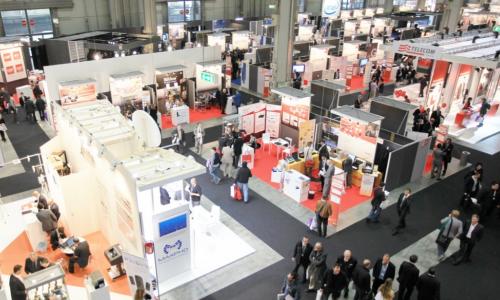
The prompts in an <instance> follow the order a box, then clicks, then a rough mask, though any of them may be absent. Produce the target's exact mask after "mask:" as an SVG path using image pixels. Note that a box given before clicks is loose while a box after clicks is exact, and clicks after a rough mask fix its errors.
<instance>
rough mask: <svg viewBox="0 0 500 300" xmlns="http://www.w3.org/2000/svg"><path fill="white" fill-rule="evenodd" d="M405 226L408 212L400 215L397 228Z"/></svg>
mask: <svg viewBox="0 0 500 300" xmlns="http://www.w3.org/2000/svg"><path fill="white" fill-rule="evenodd" d="M405 227H406V213H404V214H400V215H399V221H398V226H396V229H403V228H405Z"/></svg>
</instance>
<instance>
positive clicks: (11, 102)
mask: <svg viewBox="0 0 500 300" xmlns="http://www.w3.org/2000/svg"><path fill="white" fill-rule="evenodd" d="M7 96H8V98H7V104H8V106H9V108H8V110H9V112H11V113H12V122H13V123H14V124H19V121H18V119H17V105H16V103H15V102H14V98H13V97H12V95H10V94H8V93H7Z"/></svg>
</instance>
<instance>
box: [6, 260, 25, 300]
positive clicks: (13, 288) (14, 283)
mask: <svg viewBox="0 0 500 300" xmlns="http://www.w3.org/2000/svg"><path fill="white" fill-rule="evenodd" d="M22 269H23V266H21V265H15V266H14V272H13V273H12V275H10V279H9V288H10V296H11V297H12V300H26V287H25V286H24V282H23V278H22V277H21V270H22Z"/></svg>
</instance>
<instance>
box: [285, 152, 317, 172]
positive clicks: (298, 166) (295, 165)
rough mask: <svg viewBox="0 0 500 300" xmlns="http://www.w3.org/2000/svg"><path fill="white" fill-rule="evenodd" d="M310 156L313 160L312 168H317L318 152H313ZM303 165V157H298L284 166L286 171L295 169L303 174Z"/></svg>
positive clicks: (304, 162)
mask: <svg viewBox="0 0 500 300" xmlns="http://www.w3.org/2000/svg"><path fill="white" fill-rule="evenodd" d="M312 158H313V162H314V165H313V169H318V168H319V154H318V153H315V154H313V156H312ZM305 165H306V161H305V160H304V158H301V159H299V161H295V162H292V163H288V164H287V166H286V171H289V170H295V171H297V172H300V173H302V174H304V173H305Z"/></svg>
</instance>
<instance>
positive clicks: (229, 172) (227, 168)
mask: <svg viewBox="0 0 500 300" xmlns="http://www.w3.org/2000/svg"><path fill="white" fill-rule="evenodd" d="M233 158H234V152H233V148H231V147H229V146H224V148H222V159H221V170H222V175H223V176H224V177H232V176H233Z"/></svg>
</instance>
